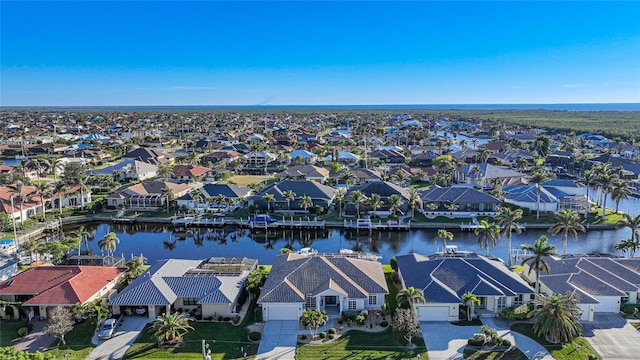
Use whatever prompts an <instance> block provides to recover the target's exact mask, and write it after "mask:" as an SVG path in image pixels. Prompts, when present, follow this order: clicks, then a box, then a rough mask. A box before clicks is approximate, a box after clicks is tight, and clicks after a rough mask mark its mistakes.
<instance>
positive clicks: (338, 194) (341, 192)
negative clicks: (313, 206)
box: [336, 187, 347, 217]
mask: <svg viewBox="0 0 640 360" xmlns="http://www.w3.org/2000/svg"><path fill="white" fill-rule="evenodd" d="M346 193H347V189H345V188H342V187H341V188H338V189H337V190H336V200H337V201H338V216H340V217H342V203H343V202H344V195H345V194H346Z"/></svg>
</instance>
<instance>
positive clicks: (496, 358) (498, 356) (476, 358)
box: [462, 347, 528, 360]
mask: <svg viewBox="0 0 640 360" xmlns="http://www.w3.org/2000/svg"><path fill="white" fill-rule="evenodd" d="M462 356H464V358H465V359H469V360H527V359H528V357H527V356H526V355H525V354H523V353H522V351H520V350H518V348H516V347H512V348H511V349H509V350H507V351H472V350H465V351H464V352H463V353H462Z"/></svg>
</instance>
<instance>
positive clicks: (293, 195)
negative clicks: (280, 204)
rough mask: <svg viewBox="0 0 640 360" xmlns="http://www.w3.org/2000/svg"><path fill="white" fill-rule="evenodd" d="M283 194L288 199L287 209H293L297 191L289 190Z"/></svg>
mask: <svg viewBox="0 0 640 360" xmlns="http://www.w3.org/2000/svg"><path fill="white" fill-rule="evenodd" d="M282 195H283V196H284V198H285V200H287V210H291V202H292V201H293V200H295V199H296V193H294V192H293V190H287V191H285V192H284V193H282Z"/></svg>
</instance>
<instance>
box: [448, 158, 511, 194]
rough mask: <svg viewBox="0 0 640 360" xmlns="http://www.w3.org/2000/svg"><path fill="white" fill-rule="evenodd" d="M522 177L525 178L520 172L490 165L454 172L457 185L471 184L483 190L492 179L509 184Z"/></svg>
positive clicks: (466, 166) (471, 166) (465, 167)
mask: <svg viewBox="0 0 640 360" xmlns="http://www.w3.org/2000/svg"><path fill="white" fill-rule="evenodd" d="M522 177H524V174H523V173H521V172H519V171H516V170H513V169H510V168H508V167H504V166H496V165H492V164H488V163H479V164H470V165H465V166H461V167H459V168H457V169H456V170H455V172H454V179H455V181H456V182H457V183H459V184H463V183H465V184H470V185H473V186H475V187H478V188H481V189H482V188H484V187H486V186H488V184H489V181H490V180H491V179H500V180H502V181H503V182H509V181H512V180H513V179H519V178H522Z"/></svg>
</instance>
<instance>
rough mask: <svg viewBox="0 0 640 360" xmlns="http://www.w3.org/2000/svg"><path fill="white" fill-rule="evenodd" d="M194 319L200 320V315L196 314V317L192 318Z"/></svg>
mask: <svg viewBox="0 0 640 360" xmlns="http://www.w3.org/2000/svg"><path fill="white" fill-rule="evenodd" d="M194 317H195V318H196V320H202V314H196V316H194Z"/></svg>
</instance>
